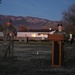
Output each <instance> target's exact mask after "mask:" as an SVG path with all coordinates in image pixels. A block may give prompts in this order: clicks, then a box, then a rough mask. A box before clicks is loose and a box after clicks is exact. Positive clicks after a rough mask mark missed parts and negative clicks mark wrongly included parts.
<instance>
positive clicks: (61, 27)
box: [53, 24, 68, 65]
mask: <svg viewBox="0 0 75 75" xmlns="http://www.w3.org/2000/svg"><path fill="white" fill-rule="evenodd" d="M53 34H63V35H64V39H65V40H67V38H68V34H67V33H66V32H65V31H64V30H63V26H62V24H58V25H57V29H56V31H55V32H54V33H53ZM65 40H64V41H65ZM64 41H62V65H63V64H64V56H65V55H64ZM55 45H56V46H57V47H56V49H58V46H59V42H57V43H56V44H55Z"/></svg>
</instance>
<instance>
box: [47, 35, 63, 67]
mask: <svg viewBox="0 0 75 75" xmlns="http://www.w3.org/2000/svg"><path fill="white" fill-rule="evenodd" d="M48 39H49V40H51V41H52V66H61V65H62V62H63V61H62V60H63V59H62V58H63V44H62V41H63V40H64V35H62V34H49V35H48Z"/></svg>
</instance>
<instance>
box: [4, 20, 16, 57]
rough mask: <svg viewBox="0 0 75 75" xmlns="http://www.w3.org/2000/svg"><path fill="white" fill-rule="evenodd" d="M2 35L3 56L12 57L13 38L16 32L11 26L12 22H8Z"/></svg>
mask: <svg viewBox="0 0 75 75" xmlns="http://www.w3.org/2000/svg"><path fill="white" fill-rule="evenodd" d="M3 34H4V45H5V54H4V57H6V56H7V55H8V54H9V55H10V54H11V55H13V49H14V36H17V30H16V29H15V28H14V27H13V26H12V21H11V20H8V21H7V22H6V25H5V26H4V30H3Z"/></svg>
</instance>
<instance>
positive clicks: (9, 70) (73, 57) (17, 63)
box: [0, 42, 75, 75]
mask: <svg viewBox="0 0 75 75" xmlns="http://www.w3.org/2000/svg"><path fill="white" fill-rule="evenodd" d="M74 46H75V43H73V44H72V45H71V44H70V43H69V42H66V43H65V46H64V47H65V62H64V65H63V66H61V67H53V66H52V63H51V62H52V50H51V48H52V45H51V42H29V43H24V42H22V43H20V42H15V47H14V55H13V56H7V57H6V58H4V57H3V56H4V53H5V49H4V46H3V42H0V75H75V47H74Z"/></svg>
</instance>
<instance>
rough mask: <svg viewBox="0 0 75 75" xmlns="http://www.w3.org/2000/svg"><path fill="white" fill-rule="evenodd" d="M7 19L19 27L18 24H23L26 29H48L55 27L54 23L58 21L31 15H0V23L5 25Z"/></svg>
mask: <svg viewBox="0 0 75 75" xmlns="http://www.w3.org/2000/svg"><path fill="white" fill-rule="evenodd" d="M8 19H11V20H12V25H14V26H15V27H16V29H18V28H19V26H21V25H23V26H25V27H26V28H28V29H48V28H53V29H54V28H56V25H57V24H58V23H59V22H60V21H51V20H47V19H42V18H37V17H31V16H26V17H22V16H11V15H0V24H2V25H5V24H6V21H7V20H8Z"/></svg>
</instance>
